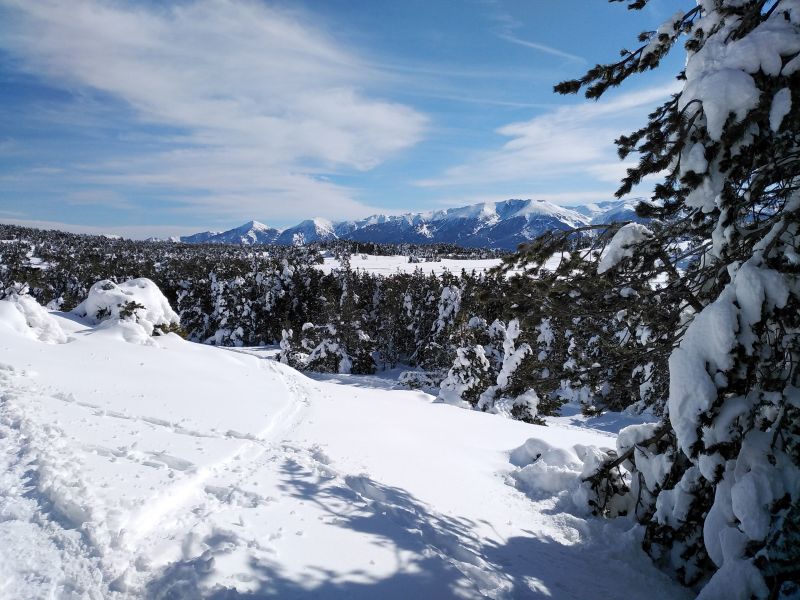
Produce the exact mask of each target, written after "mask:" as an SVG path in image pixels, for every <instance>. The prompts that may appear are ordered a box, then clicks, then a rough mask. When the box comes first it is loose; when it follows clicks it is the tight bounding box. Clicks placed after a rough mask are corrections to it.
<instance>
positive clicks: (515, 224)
mask: <svg viewBox="0 0 800 600" xmlns="http://www.w3.org/2000/svg"><path fill="white" fill-rule="evenodd" d="M636 203H637V201H635V200H630V201H624V200H621V201H609V202H601V203H599V204H591V205H586V206H573V207H569V208H567V207H563V206H556V205H555V204H551V203H550V202H546V201H544V200H504V201H502V202H484V203H480V204H472V205H469V206H461V207H457V208H448V209H444V210H436V211H428V212H421V213H407V214H403V215H372V216H371V217H367V218H366V219H361V220H358V221H340V222H336V223H333V222H331V221H328V220H327V219H321V218H315V219H309V220H306V221H303V222H302V223H300V224H298V225H295V226H294V227H289V228H288V229H285V230H283V231H279V230H277V229H272V228H269V227H267V226H266V225H262V224H260V223H257V222H255V221H251V222H250V223H245V224H244V225H242V226H241V227H237V228H235V229H231V230H229V231H225V232H222V233H212V232H205V233H198V234H195V235H191V236H185V237H182V238H181V241H183V242H186V243H214V244H217V243H226V244H253V243H257V244H267V243H277V244H283V245H287V246H288V245H293V244H308V243H311V242H317V241H328V240H334V239H346V240H354V241H359V242H376V243H387V244H402V243H416V244H430V243H449V244H458V245H460V246H464V247H476V248H506V249H515V248H516V247H517V246H518V245H519V244H521V243H523V242H526V241H530V240H532V239H534V238H536V237H538V236H540V235H542V234H543V233H545V232H547V231H552V230H563V229H568V228H573V227H580V226H582V225H588V224H603V223H612V222H616V221H622V220H631V219H634V220H635V219H636V215H635V212H634V209H635V206H636Z"/></svg>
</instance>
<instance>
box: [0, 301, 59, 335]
mask: <svg viewBox="0 0 800 600" xmlns="http://www.w3.org/2000/svg"><path fill="white" fill-rule="evenodd" d="M0 324H2V325H3V326H5V327H8V328H10V329H12V330H14V331H16V332H17V333H20V334H22V335H24V336H26V337H30V338H32V339H37V340H39V341H40V342H44V343H46V344H63V343H65V342H66V341H67V335H66V334H65V333H64V330H63V329H61V326H60V325H59V324H58V322H57V321H56V320H55V319H54V318H53V317H52V316H51V315H50V313H48V312H47V310H45V308H44V307H42V306H41V305H40V304H39V303H38V302H36V300H35V299H34V298H32V297H31V296H19V295H12V296H9V297H8V298H6V299H5V300H0Z"/></svg>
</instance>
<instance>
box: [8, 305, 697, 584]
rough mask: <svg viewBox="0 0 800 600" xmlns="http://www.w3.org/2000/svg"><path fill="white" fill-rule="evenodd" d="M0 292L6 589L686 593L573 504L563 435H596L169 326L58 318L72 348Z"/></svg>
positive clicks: (572, 473)
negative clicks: (28, 323) (299, 363)
mask: <svg viewBox="0 0 800 600" xmlns="http://www.w3.org/2000/svg"><path fill="white" fill-rule="evenodd" d="M6 304H9V303H8V302H2V301H0V307H2V308H0V363H3V367H2V368H1V369H0V461H2V463H3V464H2V465H0V466H2V467H3V468H2V471H0V473H2V474H1V475H0V590H3V589H4V588H3V587H2V586H6V588H5V589H12V590H14V597H18V598H41V597H48V596H52V597H59V598H61V597H63V598H78V597H89V598H140V597H151V598H196V597H209V596H214V595H217V596H226V595H227V594H233V593H234V591H235V592H236V593H239V594H253V595H255V596H261V597H279V598H297V597H307V596H313V597H325V598H329V597H333V598H336V597H348V598H374V597H376V596H381V597H388V598H407V597H410V596H417V597H420V598H480V597H489V598H512V597H539V596H540V597H554V598H581V597H584V594H585V590H586V589H589V588H590V587H591V589H593V590H595V591H597V593H598V595H600V596H602V597H607V598H630V597H631V596H633V597H645V596H647V597H653V598H679V597H682V596H684V595H685V594H684V592H683V590H681V589H680V588H678V587H676V586H675V585H674V584H673V583H672V582H671V581H670V580H669V578H668V577H667V576H666V575H663V574H661V573H659V572H658V571H656V570H655V568H654V567H653V566H652V565H651V564H650V561H649V559H647V557H645V555H644V554H643V553H642V552H641V550H640V549H639V545H638V544H639V542H638V539H637V533H636V530H635V529H633V530H630V531H627V530H626V528H627V527H630V524H629V523H626V522H623V521H622V520H618V521H616V522H613V523H604V522H601V521H597V520H593V519H587V518H585V514H583V513H581V511H580V510H577V509H576V507H575V505H574V503H573V501H572V499H571V497H572V494H573V493H574V491H575V489H577V487H578V484H579V480H578V476H579V473H580V468H581V466H580V461H578V460H577V458H576V457H577V454H576V452H577V450H576V448H580V447H582V446H585V445H590V444H595V445H602V446H611V445H613V438H612V437H611V436H610V434H608V433H605V432H602V431H599V430H594V429H590V428H587V427H581V426H578V425H576V423H577V421H574V420H573V421H569V422H567V421H565V422H563V423H561V422H557V423H555V424H554V425H553V426H551V427H536V426H530V425H526V424H524V423H521V422H517V421H511V420H508V419H503V418H500V417H497V416H494V415H488V414H483V413H479V412H474V411H466V410H461V409H458V408H455V407H452V406H448V405H446V404H443V403H434V402H432V400H433V398H432V396H429V395H427V394H423V393H421V392H416V391H401V390H391V389H379V387H372V385H375V381H373V380H377V378H364V379H363V380H362V379H359V378H357V377H354V376H352V377H348V376H335V377H331V378H328V379H327V380H326V379H325V378H319V380H317V381H313V380H311V379H308V378H306V377H304V376H303V375H301V374H299V373H297V372H295V371H293V370H292V369H289V368H287V367H284V366H282V365H280V364H278V363H277V362H275V361H274V360H271V359H268V358H259V357H258V356H252V355H248V354H246V353H244V352H232V351H229V350H226V349H221V348H214V347H208V346H202V345H198V344H192V343H189V342H185V341H183V340H181V339H180V338H178V337H177V336H174V335H166V336H160V337H155V338H150V339H151V343H150V344H144V345H143V344H141V343H137V342H136V340H134V342H133V343H131V342H130V341H129V340H128V338H126V337H125V335H122V333H121V332H120V331H121V330H122V329H124V327H129V326H133V327H138V325H136V324H135V323H120V322H110V323H104V324H101V325H100V326H98V327H93V326H91V325H90V324H89V323H88V322H87V321H84V320H82V319H80V318H77V317H74V316H71V315H64V314H58V313H52V314H48V315H47V316H48V317H50V318H51V319H52V322H53V323H54V324H55V325H56V326H57V327H58V328H59V330H60V331H61V333H62V334H63V339H64V341H66V342H67V343H45V342H43V341H41V340H40V339H39V338H37V337H36V336H30V335H29V334H28V333H27V332H24V331H23V332H20V331H18V329H17V327H18V326H19V319H17V318H16V317H10V318H9V317H8V315H10V314H15V313H10V312H9V309H8V307H6V306H5V305H6ZM12 308H14V307H12ZM14 310H15V311H16V314H21V313H20V311H19V310H18V309H17V308H14ZM9 319H12V320H14V319H16V320H14V323H15V325H13V326H7V325H6V322H7V321H8V320H9ZM256 354H258V352H256ZM531 438H534V440H533V441H528V440H530V439H531ZM520 447H524V448H523V449H522V450H514V449H515V448H520ZM512 451H513V452H512ZM609 540H613V541H612V542H610V541H609ZM0 595H2V593H0ZM226 597H227V596H226Z"/></svg>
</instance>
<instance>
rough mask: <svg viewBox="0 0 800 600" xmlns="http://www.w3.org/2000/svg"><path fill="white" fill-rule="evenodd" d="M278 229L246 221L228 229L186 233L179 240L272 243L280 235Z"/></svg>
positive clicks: (251, 243) (249, 243) (189, 241)
mask: <svg viewBox="0 0 800 600" xmlns="http://www.w3.org/2000/svg"><path fill="white" fill-rule="evenodd" d="M280 233H281V231H280V229H275V228H274V227H270V226H268V225H264V224H263V223H259V222H258V221H248V222H247V223H245V224H244V225H240V226H239V227H236V228H234V229H229V230H228V231H222V232H219V231H204V232H202V233H195V234H194V235H186V236H183V237H181V238H180V240H181V241H182V242H184V243H187V244H241V245H243V246H252V245H253V244H274V243H275V241H276V239H277V238H278V236H279V235H280Z"/></svg>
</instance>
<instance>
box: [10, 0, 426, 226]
mask: <svg viewBox="0 0 800 600" xmlns="http://www.w3.org/2000/svg"><path fill="white" fill-rule="evenodd" d="M0 20H2V21H3V22H4V23H5V24H4V25H0V48H2V49H3V50H5V51H6V52H7V53H9V54H10V55H11V56H13V57H14V59H15V61H16V64H17V65H18V68H19V69H21V70H23V71H25V72H27V73H30V74H33V75H34V76H36V77H38V78H41V79H43V80H44V81H46V82H47V83H48V84H49V85H51V86H54V87H60V88H63V89H67V90H70V91H72V92H74V93H78V94H80V93H82V92H84V91H89V92H90V93H95V94H97V93H99V94H101V95H104V96H107V97H109V98H111V99H113V100H115V101H122V103H123V104H124V106H127V107H128V108H129V110H130V111H131V113H132V115H133V119H134V120H135V122H136V123H138V124H146V125H147V126H148V127H151V128H155V130H156V131H158V132H160V133H159V140H158V143H156V144H155V145H151V146H150V147H148V150H147V152H144V151H135V152H134V153H133V155H132V156H131V155H130V153H126V152H121V153H120V155H119V157H116V159H114V160H100V159H99V157H98V160H96V161H89V162H88V163H87V161H85V160H84V161H82V163H81V164H80V165H75V168H74V169H72V170H71V171H70V173H69V178H70V179H71V183H72V184H76V185H82V184H85V185H86V186H88V187H89V189H91V186H92V185H101V184H102V185H108V184H119V185H126V186H134V187H135V188H143V189H146V188H147V187H148V186H169V188H170V192H171V195H174V196H175V197H177V198H178V200H176V201H175V204H176V205H177V206H179V207H180V206H183V207H189V208H195V209H197V210H198V211H201V212H202V211H206V212H211V213H213V212H223V211H228V214H231V215H233V214H237V215H239V216H242V217H245V216H247V217H249V216H252V215H253V214H254V213H253V212H248V211H253V210H254V209H256V210H257V209H258V208H259V207H260V212H258V213H256V214H273V212H275V211H274V210H273V209H276V210H277V212H279V213H284V215H285V216H286V217H287V218H290V217H292V216H297V215H300V214H309V213H313V214H322V215H325V216H335V217H341V216H356V215H361V214H363V213H364V211H365V210H367V208H366V207H364V206H363V205H362V204H361V203H360V202H359V201H358V199H357V198H355V197H354V193H353V191H352V190H349V189H347V188H344V187H342V186H337V185H334V184H332V183H330V182H329V181H325V180H324V179H323V178H324V177H325V176H326V175H330V174H335V173H341V172H344V173H346V172H354V171H359V170H367V169H371V168H373V167H375V166H376V165H378V164H380V163H381V162H383V161H385V160H387V159H389V158H390V157H391V156H392V155H394V154H395V153H398V152H400V151H402V150H404V149H407V148H409V147H411V146H412V145H414V144H415V143H417V142H418V141H419V140H420V139H421V137H422V135H423V133H424V129H425V126H426V118H425V117H424V116H423V115H422V114H420V113H418V112H417V111H415V110H414V109H412V108H410V107H408V106H405V105H402V104H398V103H395V102H390V101H385V100H382V99H380V98H379V97H377V96H376V95H374V94H370V93H369V90H370V89H371V88H372V87H377V83H376V82H375V80H378V79H380V76H379V74H376V73H375V70H374V68H371V67H367V66H365V63H362V61H361V60H360V59H359V57H358V56H356V54H355V53H353V52H351V51H350V50H348V49H347V48H345V47H343V46H342V45H341V44H340V43H337V41H336V40H334V39H333V38H332V37H331V36H330V35H329V34H328V33H327V32H326V31H325V30H324V28H322V27H320V26H315V25H314V24H313V23H310V19H308V18H307V15H300V14H298V13H293V12H288V11H285V10H278V9H276V8H274V7H270V6H267V5H265V4H263V3H260V2H256V1H254V0H189V1H187V2H180V3H175V4H169V5H166V6H161V5H158V4H149V3H148V4H144V3H131V2H121V1H118V0H69V1H66V0H37V1H36V2H30V1H28V0H0ZM132 129H133V127H132ZM116 148H118V146H116ZM112 154H113V152H112ZM105 158H107V157H104V159H105ZM111 158H112V159H113V158H115V157H113V156H112V157H111ZM184 193H185V194H184Z"/></svg>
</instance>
